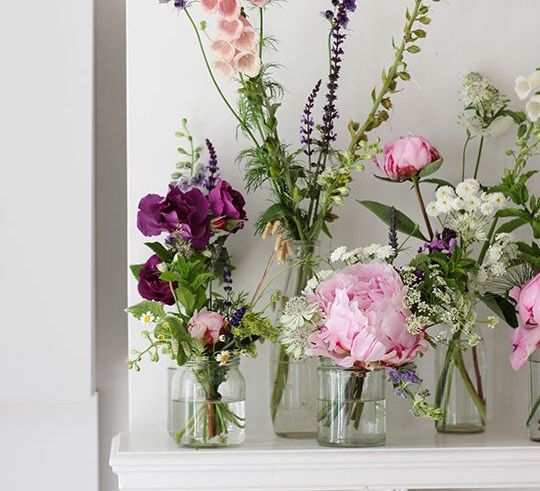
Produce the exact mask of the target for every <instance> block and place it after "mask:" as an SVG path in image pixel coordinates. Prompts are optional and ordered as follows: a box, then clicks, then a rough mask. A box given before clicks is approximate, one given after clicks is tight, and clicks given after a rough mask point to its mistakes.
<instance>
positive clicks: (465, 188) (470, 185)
mask: <svg viewBox="0 0 540 491" xmlns="http://www.w3.org/2000/svg"><path fill="white" fill-rule="evenodd" d="M479 190H480V183H479V182H478V181H477V180H476V179H465V180H464V181H463V182H460V183H459V184H458V185H457V187H456V193H457V195H458V196H459V197H460V198H465V197H467V196H471V195H473V194H476V193H477V192H478V191H479Z"/></svg>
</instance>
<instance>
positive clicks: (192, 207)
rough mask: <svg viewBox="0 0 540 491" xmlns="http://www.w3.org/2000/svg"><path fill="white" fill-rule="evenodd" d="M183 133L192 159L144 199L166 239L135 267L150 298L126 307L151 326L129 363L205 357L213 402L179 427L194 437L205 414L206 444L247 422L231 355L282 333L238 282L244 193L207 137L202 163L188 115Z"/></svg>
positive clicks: (144, 218)
mask: <svg viewBox="0 0 540 491" xmlns="http://www.w3.org/2000/svg"><path fill="white" fill-rule="evenodd" d="M177 135H178V136H179V137H180V138H182V139H185V140H187V142H188V143H189V146H188V149H185V148H183V147H180V149H179V151H180V153H181V154H182V155H184V156H187V160H186V161H185V162H184V163H183V164H181V165H180V166H179V167H180V169H179V170H177V171H176V172H175V173H174V174H173V181H172V182H171V183H170V185H169V189H168V192H167V194H166V196H164V197H163V196H160V195H157V194H149V195H147V196H145V197H144V198H142V199H141V201H140V203H139V212H138V216H137V226H138V228H139V230H140V231H141V232H142V234H143V235H145V236H146V237H156V236H158V237H162V236H165V238H164V240H162V241H159V242H147V243H146V245H147V246H148V247H149V248H150V249H151V251H152V255H151V256H150V258H149V259H148V260H147V261H146V262H145V263H144V264H139V265H134V266H132V267H131V269H132V271H133V273H134V275H135V277H136V279H137V280H138V290H139V293H140V295H141V297H143V298H144V300H143V301H142V302H140V303H138V304H137V305H134V306H132V307H129V308H128V309H127V311H128V312H129V313H130V314H132V315H133V316H134V317H135V318H136V319H138V320H140V321H142V322H143V323H144V324H145V325H146V326H148V327H147V329H145V330H143V331H142V332H141V334H142V336H143V337H144V338H145V339H146V340H147V341H148V346H147V347H146V348H145V349H144V350H142V351H137V350H133V351H132V357H131V358H130V359H129V360H128V366H129V368H132V369H135V370H137V371H139V370H140V364H141V361H142V359H143V357H144V356H149V357H150V360H151V361H153V362H157V361H159V359H160V355H163V354H164V355H167V356H169V357H170V358H171V359H173V360H175V361H176V363H177V364H178V365H179V366H183V365H185V364H186V363H191V362H197V361H204V362H205V363H204V364H203V366H202V368H200V367H199V368H194V373H195V376H196V379H197V382H198V383H199V384H200V386H201V387H203V389H204V392H205V400H206V401H207V403H204V404H201V405H200V407H198V408H197V410H196V411H193V414H192V416H191V418H190V419H189V420H188V421H187V423H186V424H185V426H184V427H182V428H178V429H177V434H176V438H177V441H179V442H180V441H184V439H185V438H187V440H188V441H192V440H196V439H197V435H196V434H195V433H196V424H197V421H200V420H202V421H204V422H205V424H204V428H203V429H204V431H203V435H202V442H201V443H202V444H208V443H211V442H212V441H215V439H218V440H220V441H226V437H227V433H228V432H229V431H230V430H231V428H233V429H234V428H243V426H244V418H243V414H237V412H235V410H234V407H233V406H230V405H229V404H228V403H227V402H223V401H221V394H220V385H221V384H222V383H223V382H224V381H226V380H227V377H228V372H229V368H230V367H229V364H228V362H229V361H230V360H232V359H236V358H238V357H240V356H242V355H248V356H255V354H256V342H257V341H259V340H264V339H270V340H275V337H276V332H275V329H274V328H273V326H272V324H271V322H270V321H269V320H268V319H267V318H266V317H264V316H263V315H262V314H261V313H260V312H257V311H256V310H255V305H256V303H257V301H258V298H259V297H258V296H254V297H253V298H252V299H251V300H248V298H247V295H246V294H245V293H243V292H241V293H235V292H234V289H233V280H232V269H233V268H232V265H231V258H230V256H229V253H228V252H227V248H226V241H227V239H228V238H229V237H230V236H231V235H233V234H235V233H237V232H238V231H239V230H241V229H242V228H243V226H244V223H245V221H246V220H247V217H246V212H245V210H244V205H245V202H244V198H243V197H242V195H241V194H240V193H239V192H238V191H236V190H235V189H234V188H233V187H232V186H231V185H230V184H229V183H228V182H227V181H225V180H224V179H223V178H222V177H221V176H220V174H219V168H218V163H217V155H216V152H215V149H214V147H213V145H212V144H211V142H210V141H209V140H207V141H206V145H207V148H208V153H209V159H208V162H207V163H206V164H202V163H201V161H200V157H201V152H202V148H201V147H198V146H195V145H194V143H193V138H192V136H191V135H190V134H189V131H188V129H187V125H186V123H185V121H184V122H183V128H182V131H180V132H178V133H177ZM170 307H173V308H172V309H170Z"/></svg>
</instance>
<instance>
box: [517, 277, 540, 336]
mask: <svg viewBox="0 0 540 491" xmlns="http://www.w3.org/2000/svg"><path fill="white" fill-rule="evenodd" d="M510 296H511V297H512V298H513V299H514V300H515V301H516V305H517V310H518V313H519V317H520V319H521V322H522V324H523V327H525V328H533V327H536V326H538V325H539V324H540V273H537V274H536V276H534V277H533V278H532V279H531V280H530V281H529V282H527V283H525V285H523V286H522V287H521V288H520V287H515V288H512V290H510Z"/></svg>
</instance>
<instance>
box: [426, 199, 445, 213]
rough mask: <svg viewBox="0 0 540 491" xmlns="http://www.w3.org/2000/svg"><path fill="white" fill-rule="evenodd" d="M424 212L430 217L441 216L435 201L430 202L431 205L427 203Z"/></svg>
mask: <svg viewBox="0 0 540 491" xmlns="http://www.w3.org/2000/svg"><path fill="white" fill-rule="evenodd" d="M426 211H427V214H428V215H429V216H430V217H438V216H439V215H440V214H441V211H440V210H439V205H438V203H437V201H432V202H431V203H428V205H427V206H426Z"/></svg>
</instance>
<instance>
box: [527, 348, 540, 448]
mask: <svg viewBox="0 0 540 491" xmlns="http://www.w3.org/2000/svg"><path fill="white" fill-rule="evenodd" d="M529 387H530V399H529V400H530V411H529V417H528V419H527V426H528V427H529V436H530V438H531V440H532V441H533V442H540V351H536V352H535V353H533V354H532V355H531V357H530V358H529Z"/></svg>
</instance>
